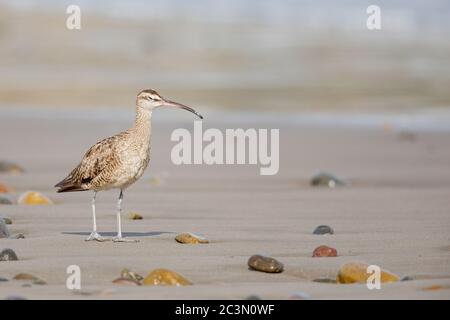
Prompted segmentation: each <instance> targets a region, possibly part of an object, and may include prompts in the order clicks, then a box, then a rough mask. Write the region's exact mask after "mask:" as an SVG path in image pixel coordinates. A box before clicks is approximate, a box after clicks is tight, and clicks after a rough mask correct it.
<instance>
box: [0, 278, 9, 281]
mask: <svg viewBox="0 0 450 320" xmlns="http://www.w3.org/2000/svg"><path fill="white" fill-rule="evenodd" d="M8 281H9V280H8V279H6V278H0V282H8Z"/></svg>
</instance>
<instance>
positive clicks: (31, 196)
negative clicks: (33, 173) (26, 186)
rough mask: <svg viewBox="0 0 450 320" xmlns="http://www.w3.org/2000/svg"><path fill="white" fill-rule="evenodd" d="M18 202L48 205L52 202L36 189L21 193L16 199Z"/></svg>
mask: <svg viewBox="0 0 450 320" xmlns="http://www.w3.org/2000/svg"><path fill="white" fill-rule="evenodd" d="M18 203H19V204H26V205H49V204H53V202H52V201H51V200H50V199H49V198H47V197H46V196H44V195H42V194H40V193H39V192H36V191H28V192H25V193H24V194H22V195H21V196H20V198H19V201H18Z"/></svg>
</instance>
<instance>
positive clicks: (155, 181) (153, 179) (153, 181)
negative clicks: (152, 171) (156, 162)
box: [148, 177, 162, 185]
mask: <svg viewBox="0 0 450 320" xmlns="http://www.w3.org/2000/svg"><path fill="white" fill-rule="evenodd" d="M148 182H150V183H151V184H154V185H158V184H161V183H162V179H161V178H159V177H151V178H150V179H149V180H148Z"/></svg>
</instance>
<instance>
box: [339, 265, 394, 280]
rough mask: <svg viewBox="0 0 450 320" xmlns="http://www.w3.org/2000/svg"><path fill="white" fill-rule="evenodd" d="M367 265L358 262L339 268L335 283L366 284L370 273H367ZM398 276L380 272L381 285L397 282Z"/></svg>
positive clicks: (384, 271)
mask: <svg viewBox="0 0 450 320" xmlns="http://www.w3.org/2000/svg"><path fill="white" fill-rule="evenodd" d="M367 267H369V265H368V264H365V263H360V262H349V263H346V264H344V265H343V266H341V268H340V269H339V273H338V275H337V278H336V281H337V283H367V278H369V277H370V276H371V275H372V273H370V272H367ZM399 280H400V278H399V276H397V275H395V274H393V273H391V272H389V271H386V270H381V283H385V282H396V281H399Z"/></svg>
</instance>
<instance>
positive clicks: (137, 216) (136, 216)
mask: <svg viewBox="0 0 450 320" xmlns="http://www.w3.org/2000/svg"><path fill="white" fill-rule="evenodd" d="M127 217H128V219H130V220H142V219H144V218H143V217H142V216H141V215H140V214H139V213H137V212H130V213H129V214H128V215H127Z"/></svg>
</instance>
